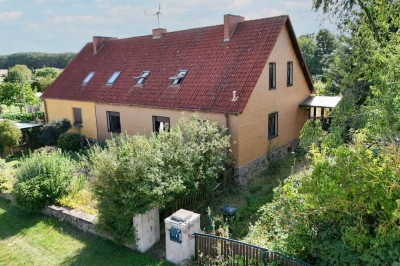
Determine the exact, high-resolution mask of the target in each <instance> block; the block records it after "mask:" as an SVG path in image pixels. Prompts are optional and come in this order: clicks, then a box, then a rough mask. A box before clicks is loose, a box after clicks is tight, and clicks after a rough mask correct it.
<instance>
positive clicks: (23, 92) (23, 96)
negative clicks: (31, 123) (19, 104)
mask: <svg viewBox="0 0 400 266" xmlns="http://www.w3.org/2000/svg"><path fill="white" fill-rule="evenodd" d="M19 80H20V82H21V89H22V100H23V101H24V109H25V113H27V112H28V107H27V106H26V95H25V86H24V79H23V77H22V75H21V73H19Z"/></svg>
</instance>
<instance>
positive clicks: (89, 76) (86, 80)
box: [82, 71, 94, 85]
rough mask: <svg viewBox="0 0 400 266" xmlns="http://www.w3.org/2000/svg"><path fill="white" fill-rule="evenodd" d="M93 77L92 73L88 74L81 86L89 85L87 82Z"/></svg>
mask: <svg viewBox="0 0 400 266" xmlns="http://www.w3.org/2000/svg"><path fill="white" fill-rule="evenodd" d="M93 76H94V71H92V72H90V73H89V74H88V75H87V76H86V78H85V79H84V80H83V82H82V85H86V84H88V83H89V81H90V80H91V79H92V78H93Z"/></svg>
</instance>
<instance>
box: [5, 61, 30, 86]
mask: <svg viewBox="0 0 400 266" xmlns="http://www.w3.org/2000/svg"><path fill="white" fill-rule="evenodd" d="M31 80H32V71H31V70H30V69H29V68H28V67H27V66H26V65H15V66H13V67H12V68H10V69H9V70H8V74H7V76H6V77H5V78H4V81H5V82H12V83H26V82H29V83H30V82H31Z"/></svg>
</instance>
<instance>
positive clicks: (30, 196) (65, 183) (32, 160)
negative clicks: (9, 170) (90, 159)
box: [13, 151, 76, 211]
mask: <svg viewBox="0 0 400 266" xmlns="http://www.w3.org/2000/svg"><path fill="white" fill-rule="evenodd" d="M75 172H76V163H75V162H74V161H72V160H71V159H70V158H69V157H68V156H67V155H64V154H62V153H61V152H60V151H54V152H51V153H46V152H38V153H33V154H31V156H30V157H26V158H23V160H22V162H21V164H20V166H19V167H18V169H17V171H16V177H17V181H16V183H15V186H14V190H13V194H14V196H15V199H16V202H17V203H18V204H19V205H21V206H22V207H25V208H26V209H28V210H32V211H35V210H40V209H41V208H43V207H45V206H46V205H48V204H53V203H54V202H56V201H57V200H58V199H60V198H61V197H62V196H65V195H66V194H67V193H68V192H69V190H70V187H71V180H72V178H73V176H74V175H75Z"/></svg>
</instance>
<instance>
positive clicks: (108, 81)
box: [107, 71, 121, 85]
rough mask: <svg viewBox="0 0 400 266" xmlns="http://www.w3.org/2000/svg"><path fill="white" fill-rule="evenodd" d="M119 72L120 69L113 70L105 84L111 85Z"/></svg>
mask: <svg viewBox="0 0 400 266" xmlns="http://www.w3.org/2000/svg"><path fill="white" fill-rule="evenodd" d="M120 74H121V71H115V72H114V73H113V74H112V75H111V77H110V78H109V79H108V80H107V85H113V84H114V82H115V81H116V80H117V78H118V77H119V75H120Z"/></svg>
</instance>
